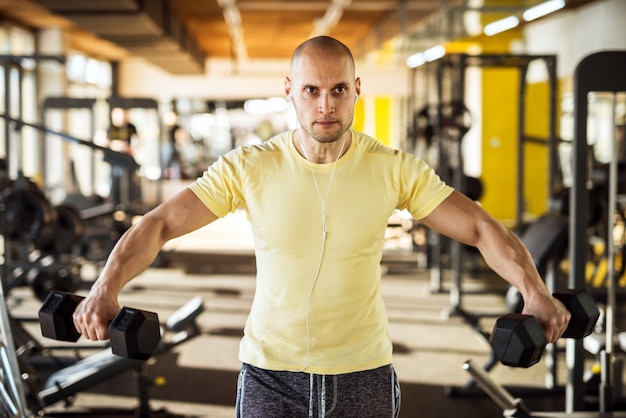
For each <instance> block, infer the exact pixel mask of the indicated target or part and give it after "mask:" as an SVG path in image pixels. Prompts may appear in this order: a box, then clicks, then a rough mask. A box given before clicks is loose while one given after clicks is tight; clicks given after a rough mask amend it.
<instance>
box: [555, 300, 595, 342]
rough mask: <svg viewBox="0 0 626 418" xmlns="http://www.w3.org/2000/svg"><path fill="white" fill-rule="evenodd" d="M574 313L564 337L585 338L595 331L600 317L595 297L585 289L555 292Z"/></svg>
mask: <svg viewBox="0 0 626 418" xmlns="http://www.w3.org/2000/svg"><path fill="white" fill-rule="evenodd" d="M553 296H554V297H555V298H557V299H558V300H560V301H561V302H562V303H563V305H565V306H566V307H567V310H568V311H570V313H571V314H572V318H571V319H570V321H569V324H568V326H567V329H566V330H565V332H564V333H563V336H562V338H576V339H583V338H585V337H586V336H588V335H589V334H591V333H592V332H593V329H594V327H595V326H596V322H598V319H599V318H600V310H599V309H598V306H597V305H596V302H595V301H594V300H593V297H592V296H591V294H589V292H587V291H586V290H585V289H563V290H559V291H558V292H554V294H553Z"/></svg>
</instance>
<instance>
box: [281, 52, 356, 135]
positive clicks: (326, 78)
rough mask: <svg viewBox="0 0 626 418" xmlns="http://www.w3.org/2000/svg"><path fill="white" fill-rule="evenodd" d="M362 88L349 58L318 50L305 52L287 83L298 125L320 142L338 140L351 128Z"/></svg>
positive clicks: (294, 66) (295, 63)
mask: <svg viewBox="0 0 626 418" xmlns="http://www.w3.org/2000/svg"><path fill="white" fill-rule="evenodd" d="M360 89H361V82H360V79H358V78H356V79H355V77H354V70H353V68H352V65H351V63H350V60H349V59H348V58H347V57H346V56H345V55H340V54H328V53H323V52H318V51H305V52H303V54H302V55H301V56H300V57H299V58H298V59H297V60H296V61H295V62H294V65H293V66H292V71H291V77H287V79H286V80H285V93H286V94H287V95H288V96H289V97H290V98H291V101H292V103H293V105H294V107H295V110H296V116H297V118H298V123H299V124H300V126H301V127H302V129H303V130H304V131H305V132H306V133H307V134H308V135H309V136H310V137H311V138H313V139H314V140H316V141H318V142H320V143H330V142H334V141H337V140H339V139H340V138H341V137H342V135H343V134H344V133H345V132H346V131H347V130H348V129H349V128H350V126H351V125H352V120H353V117H354V103H355V102H356V98H357V95H358V94H359V92H360Z"/></svg>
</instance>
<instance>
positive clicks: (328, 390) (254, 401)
mask: <svg viewBox="0 0 626 418" xmlns="http://www.w3.org/2000/svg"><path fill="white" fill-rule="evenodd" d="M236 410H237V418H252V417H254V418H307V417H309V418H332V417H337V418H339V417H341V418H350V417H354V418H387V417H388V418H397V417H398V414H399V412H400V385H399V383H398V377H397V376H396V373H395V371H394V369H393V366H391V365H388V366H383V367H379V368H377V369H373V370H366V371H362V372H355V373H347V374H340V375H317V374H309V373H301V372H285V371H271V370H264V369H259V368H258V367H254V366H251V365H249V364H243V366H242V368H241V372H240V373H239V379H238V383H237V403H236Z"/></svg>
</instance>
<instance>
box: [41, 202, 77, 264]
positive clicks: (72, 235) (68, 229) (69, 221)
mask: <svg viewBox="0 0 626 418" xmlns="http://www.w3.org/2000/svg"><path fill="white" fill-rule="evenodd" d="M53 211H54V213H55V214H56V216H55V219H54V221H52V222H47V223H46V224H44V226H43V227H42V228H40V229H39V231H37V234H36V235H35V237H34V238H33V240H32V241H33V245H34V246H35V248H36V249H38V250H40V251H42V252H43V253H44V254H60V253H71V252H72V250H73V248H74V245H76V244H78V243H79V242H80V240H81V239H82V238H83V236H84V234H85V224H84V222H83V220H82V219H81V217H80V214H79V213H78V210H76V209H75V208H73V207H71V206H68V205H57V206H54V207H53Z"/></svg>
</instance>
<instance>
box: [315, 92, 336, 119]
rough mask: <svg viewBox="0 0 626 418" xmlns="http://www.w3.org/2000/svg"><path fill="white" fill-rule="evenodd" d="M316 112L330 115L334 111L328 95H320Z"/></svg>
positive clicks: (333, 105) (331, 100)
mask: <svg viewBox="0 0 626 418" xmlns="http://www.w3.org/2000/svg"><path fill="white" fill-rule="evenodd" d="M318 111H319V112H320V113H322V114H326V113H332V112H334V111H335V104H334V102H333V99H332V97H331V95H330V94H329V93H324V94H321V95H320V99H319V107H318Z"/></svg>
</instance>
